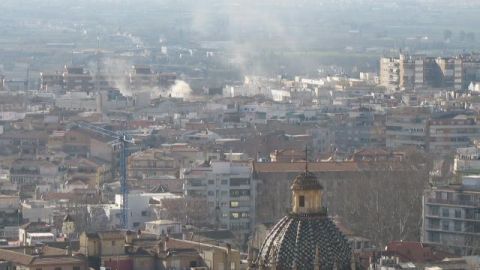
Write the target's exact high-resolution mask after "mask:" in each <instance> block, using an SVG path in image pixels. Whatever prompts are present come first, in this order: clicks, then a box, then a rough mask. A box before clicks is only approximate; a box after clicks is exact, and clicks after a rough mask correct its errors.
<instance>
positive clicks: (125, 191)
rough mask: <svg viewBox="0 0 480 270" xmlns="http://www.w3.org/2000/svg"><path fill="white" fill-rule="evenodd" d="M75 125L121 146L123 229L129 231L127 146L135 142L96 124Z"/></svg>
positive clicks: (120, 171) (79, 122)
mask: <svg viewBox="0 0 480 270" xmlns="http://www.w3.org/2000/svg"><path fill="white" fill-rule="evenodd" d="M75 125H76V126H77V127H79V128H83V129H86V130H89V131H92V132H94V133H96V134H99V135H102V136H105V137H108V138H112V139H113V142H116V143H118V144H119V145H120V149H119V153H120V158H119V177H120V192H121V194H122V213H121V214H122V219H121V221H122V224H121V225H122V228H123V229H128V184H127V158H128V149H127V144H129V143H134V142H133V140H131V139H129V138H128V137H127V135H126V134H125V133H124V132H114V131H111V130H108V129H105V128H102V127H99V126H96V125H94V124H91V123H88V122H85V121H78V122H76V123H75Z"/></svg>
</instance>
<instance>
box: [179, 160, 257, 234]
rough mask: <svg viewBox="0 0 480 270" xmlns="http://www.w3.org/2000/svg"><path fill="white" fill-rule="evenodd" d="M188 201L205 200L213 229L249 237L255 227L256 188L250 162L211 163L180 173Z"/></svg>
mask: <svg viewBox="0 0 480 270" xmlns="http://www.w3.org/2000/svg"><path fill="white" fill-rule="evenodd" d="M182 178H183V179H184V192H185V196H186V197H187V198H189V197H192V198H195V197H197V198H198V197H200V198H206V199H207V201H208V208H209V211H210V214H211V215H212V216H214V217H215V220H214V221H213V223H215V224H212V225H217V226H218V227H219V228H222V229H229V230H232V231H238V232H244V233H248V232H250V231H251V230H252V229H253V226H254V224H255V194H256V186H255V182H254V181H253V178H252V166H251V163H250V162H242V161H239V162H235V161H232V162H227V161H214V162H211V163H210V164H208V165H206V164H204V165H202V166H199V167H196V168H193V169H190V170H187V171H185V172H183V173H182Z"/></svg>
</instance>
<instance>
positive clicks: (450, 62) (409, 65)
mask: <svg viewBox="0 0 480 270" xmlns="http://www.w3.org/2000/svg"><path fill="white" fill-rule="evenodd" d="M479 70H480V55H478V54H461V55H458V56H455V57H437V58H434V57H429V56H424V55H408V54H400V55H399V56H398V57H382V58H381V59H380V84H381V85H383V86H385V87H386V88H387V89H388V90H392V91H396V90H413V89H421V88H439V87H441V88H447V89H453V90H465V89H468V86H469V85H470V83H471V82H475V81H478V80H479V79H480V78H479V76H478V71H479Z"/></svg>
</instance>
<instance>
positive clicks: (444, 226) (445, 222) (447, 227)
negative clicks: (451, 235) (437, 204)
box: [442, 220, 450, 231]
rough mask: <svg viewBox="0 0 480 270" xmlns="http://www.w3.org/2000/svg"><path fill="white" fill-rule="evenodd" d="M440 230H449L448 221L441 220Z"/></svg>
mask: <svg viewBox="0 0 480 270" xmlns="http://www.w3.org/2000/svg"><path fill="white" fill-rule="evenodd" d="M442 230H444V231H448V230H450V222H449V221H448V220H443V221H442Z"/></svg>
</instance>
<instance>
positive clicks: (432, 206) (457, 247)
mask: <svg viewBox="0 0 480 270" xmlns="http://www.w3.org/2000/svg"><path fill="white" fill-rule="evenodd" d="M422 242H425V243H428V244H432V245H438V246H442V247H444V248H447V249H448V250H450V251H451V252H454V253H456V254H458V255H470V254H473V253H478V252H479V250H480V180H479V178H478V177H476V178H470V179H464V180H461V183H460V184H451V185H448V186H443V187H432V188H429V189H427V190H425V193H424V197H423V227H422Z"/></svg>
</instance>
